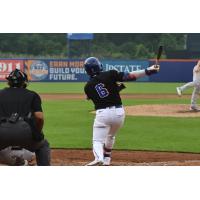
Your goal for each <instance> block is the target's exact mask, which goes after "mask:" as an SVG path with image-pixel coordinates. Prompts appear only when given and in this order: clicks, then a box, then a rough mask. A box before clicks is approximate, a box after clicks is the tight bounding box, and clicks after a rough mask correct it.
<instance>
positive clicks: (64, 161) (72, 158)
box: [41, 94, 200, 166]
mask: <svg viewBox="0 0 200 200" xmlns="http://www.w3.org/2000/svg"><path fill="white" fill-rule="evenodd" d="M121 96H122V98H123V99H174V98H179V97H177V95H175V94H167V95H166V94H148V95H143V94H123V95H121ZM41 97H42V99H43V100H70V99H71V100H74V99H85V96H84V95H83V94H41ZM190 97H191V96H190V95H184V96H183V97H182V98H187V99H189V98H190ZM142 106H143V107H142ZM142 106H141V105H140V106H131V107H126V108H125V109H126V113H127V115H129V114H131V115H133V113H137V114H136V115H140V116H141V115H142V116H144V115H149V116H155V115H156V116H158V115H159V114H161V115H160V116H169V113H170V116H171V115H172V116H176V115H177V117H180V116H181V117H183V116H186V117H188V115H189V116H191V117H199V116H200V113H194V112H189V111H188V105H184V104H183V105H142ZM146 106H149V107H148V109H146ZM162 106H164V107H162ZM144 110H149V111H151V112H149V113H142V111H144ZM164 110H165V112H164ZM136 111H137V112H136ZM163 112H164V115H163ZM139 113H140V114H139ZM152 113H154V114H155V115H154V114H153V115H152ZM193 115H194V116H193ZM112 155H113V161H112V165H113V166H200V154H194V153H174V152H151V151H118V150H113V154H112ZM92 160H93V154H92V151H91V150H77V149H52V165H53V166H84V165H85V164H86V163H88V162H90V161H92Z"/></svg>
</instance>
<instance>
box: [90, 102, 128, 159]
mask: <svg viewBox="0 0 200 200" xmlns="http://www.w3.org/2000/svg"><path fill="white" fill-rule="evenodd" d="M124 119H125V111H124V108H116V107H115V106H113V107H109V108H105V109H99V110H97V111H96V117H95V120H94V125H93V153H94V156H95V160H100V161H103V160H104V145H105V147H106V148H108V149H112V148H113V145H114V143H115V135H116V133H117V131H118V130H119V129H120V128H121V127H122V126H123V123H124Z"/></svg>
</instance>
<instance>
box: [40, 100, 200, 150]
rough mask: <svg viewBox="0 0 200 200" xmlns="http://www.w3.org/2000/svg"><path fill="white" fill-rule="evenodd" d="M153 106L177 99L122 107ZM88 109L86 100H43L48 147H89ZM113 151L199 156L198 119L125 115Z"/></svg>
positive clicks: (90, 136)
mask: <svg viewBox="0 0 200 200" xmlns="http://www.w3.org/2000/svg"><path fill="white" fill-rule="evenodd" d="M157 103H159V104H162V103H172V104H173V103H177V100H174V101H173V100H171V102H168V101H167V100H164V99H163V100H158V99H156V100H152V99H151V100H147V99H146V100H138V99H137V100H124V105H137V104H157ZM181 103H187V100H184V99H183V100H181ZM92 109H93V106H92V104H91V102H87V101H81V100H74V101H69V100H67V101H45V102H44V111H45V117H46V123H45V133H46V136H47V138H48V139H49V141H50V144H51V146H52V147H59V148H91V144H92V141H91V139H92V124H93V118H94V115H93V114H91V113H90V112H89V111H91V110H92ZM55 111H56V112H55ZM115 149H130V150H153V151H176V152H196V153H197V152H198V153H199V152H200V134H199V118H170V117H131V116H127V117H126V120H125V124H124V126H123V128H122V129H121V130H120V131H119V133H118V135H117V139H116V144H115Z"/></svg>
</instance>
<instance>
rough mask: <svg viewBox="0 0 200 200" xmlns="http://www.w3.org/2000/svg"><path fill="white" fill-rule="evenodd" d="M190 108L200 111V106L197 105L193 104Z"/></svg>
mask: <svg viewBox="0 0 200 200" xmlns="http://www.w3.org/2000/svg"><path fill="white" fill-rule="evenodd" d="M190 110H191V111H196V112H199V111H200V108H199V107H197V106H191V107H190Z"/></svg>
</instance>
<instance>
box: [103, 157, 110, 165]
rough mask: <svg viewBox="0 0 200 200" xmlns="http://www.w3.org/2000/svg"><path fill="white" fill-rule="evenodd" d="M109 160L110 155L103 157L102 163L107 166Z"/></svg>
mask: <svg viewBox="0 0 200 200" xmlns="http://www.w3.org/2000/svg"><path fill="white" fill-rule="evenodd" d="M110 162H111V157H105V158H104V160H103V165H104V166H109V165H110Z"/></svg>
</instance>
